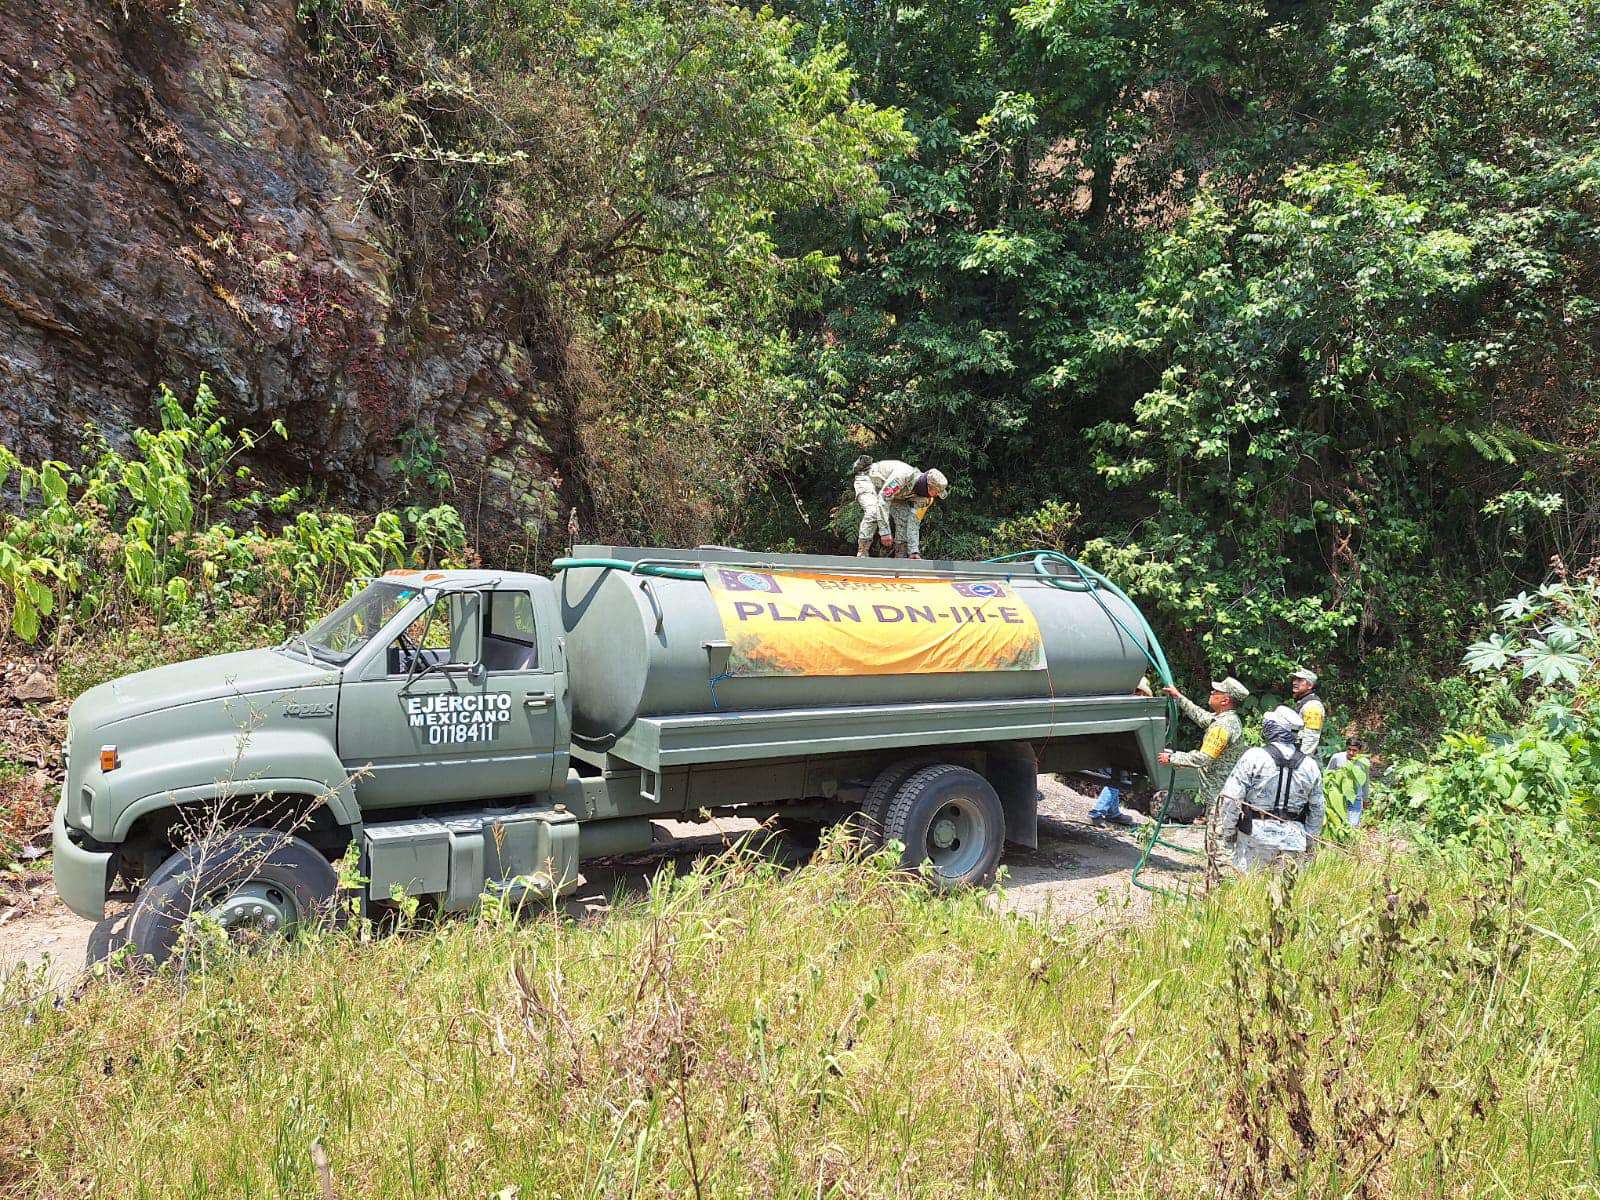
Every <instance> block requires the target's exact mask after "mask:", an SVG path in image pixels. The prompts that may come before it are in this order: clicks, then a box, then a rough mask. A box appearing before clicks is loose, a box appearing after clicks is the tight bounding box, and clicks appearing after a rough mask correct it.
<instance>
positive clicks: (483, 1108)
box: [0, 848, 1600, 1197]
mask: <svg viewBox="0 0 1600 1200" xmlns="http://www.w3.org/2000/svg"><path fill="white" fill-rule="evenodd" d="M1592 865H1593V858H1592V856H1591V858H1590V862H1589V866H1590V867H1592ZM1593 874H1595V872H1594V871H1592V870H1590V869H1576V870H1574V869H1565V870H1561V871H1559V872H1558V871H1555V870H1553V869H1552V870H1549V871H1541V872H1537V873H1536V872H1521V873H1518V872H1515V871H1511V870H1508V869H1505V868H1496V869H1493V870H1488V869H1484V868H1478V869H1476V870H1474V871H1471V872H1469V871H1466V870H1464V869H1462V868H1461V867H1459V866H1451V865H1449V864H1445V863H1442V862H1438V861H1433V860H1426V861H1425V860H1423V859H1420V858H1405V859H1396V860H1395V861H1393V862H1390V863H1388V864H1376V865H1374V864H1370V863H1367V864H1364V863H1361V862H1357V861H1354V860H1352V859H1348V858H1338V859H1334V858H1328V859H1326V860H1325V861H1322V862H1319V863H1318V864H1317V865H1316V867H1315V868H1314V869H1313V870H1311V871H1310V872H1308V873H1307V875H1306V876H1305V878H1303V879H1302V880H1300V881H1299V882H1298V883H1297V884H1293V883H1292V884H1291V885H1290V886H1287V887H1284V886H1278V887H1269V886H1268V885H1267V884H1266V883H1265V882H1264V881H1252V882H1250V883H1248V884H1243V885H1234V886H1230V887H1228V888H1225V889H1224V890H1223V891H1222V892H1221V893H1220V894H1219V895H1217V896H1215V897H1213V898H1212V899H1211V900H1209V901H1207V902H1205V903H1204V904H1196V905H1193V906H1189V907H1177V906H1174V907H1172V908H1170V909H1168V910H1166V911H1165V912H1164V913H1163V914H1161V915H1160V917H1159V918H1158V919H1157V920H1155V921H1153V922H1151V923H1149V924H1147V925H1144V926H1141V927H1139V928H1133V929H1128V930H1125V931H1122V932H1120V933H1114V934H1110V935H1106V934H1104V933H1102V934H1100V935H1097V936H1096V937H1095V938H1093V939H1092V940H1090V939H1080V938H1078V937H1077V936H1075V935H1074V934H1073V933H1072V932H1071V931H1070V930H1069V931H1065V932H1063V931H1059V930H1055V931H1052V930H1050V929H1046V928H1041V927H1038V926H1034V925H1031V924H1029V923H1027V922H1024V921H1019V920H1016V919H1014V918H1007V917H1002V916H997V915H995V914H994V913H992V912H991V911H989V910H988V909H987V908H986V907H985V906H984V905H983V904H982V903H981V901H980V900H979V899H978V898H975V897H967V898H957V899H940V898H936V897H934V896H931V895H929V894H928V893H926V892H925V891H923V890H922V889H921V888H919V887H918V886H916V885H915V884H906V883H904V882H901V881H897V880H896V879H894V878H893V877H892V876H891V875H889V874H888V873H887V872H886V871H884V870H882V869H880V868H879V866H878V865H876V864H873V863H861V862H858V861H854V860H852V859H851V858H850V857H849V855H848V854H847V853H845V852H844V851H843V850H842V849H839V848H834V849H832V850H830V851H829V852H827V853H825V854H824V855H823V856H822V857H821V861H820V862H818V863H816V864H814V865H813V866H811V867H810V868H808V869H806V870H802V871H799V872H796V873H794V874H792V875H788V876H784V875H782V874H780V873H779V872H778V871H777V870H776V869H775V868H774V867H772V866H771V865H769V864H767V863H765V862H763V861H761V860H759V859H756V858H745V857H738V856H734V857H731V858H729V859H728V860H726V861H724V862H721V863H718V864H714V865H712V866H710V867H708V868H707V869H705V870H701V871H696V872H694V873H692V874H690V875H688V876H685V877H683V878H680V879H678V880H676V881H671V880H667V879H665V878H663V879H662V880H661V881H659V882H658V884H657V886H656V887H655V888H654V889H653V891H652V892H651V894H650V895H649V896H648V897H646V898H644V899H643V900H640V901H636V902H633V903H632V904H628V905H624V906H623V907H622V908H620V909H619V910H618V911H617V912H616V913H615V914H614V915H613V916H611V917H610V918H608V919H607V920H605V921H604V922H603V923H600V924H596V925H574V924H571V923H568V922H564V921H561V920H557V919H554V918H538V919H535V920H532V921H524V922H522V923H520V924H514V923H511V922H509V921H506V920H503V919H500V920H497V919H493V918H491V917H485V918H484V919H483V920H481V921H480V922H479V923H476V924H468V923H460V922H454V923H448V924H445V925H443V926H441V927H439V928H437V929H429V930H418V931H415V932H413V933H411V934H409V935H405V936H397V937H391V938H388V939H383V940H378V941H375V942H374V941H364V940H363V939H362V937H361V935H360V932H359V931H343V932H339V933H335V934H327V935H322V936H320V937H318V938H316V939H314V940H311V941H308V942H306V943H304V944H302V945H299V946H296V947H293V948H289V949H286V950H282V951H280V952H277V953H272V954H265V955H256V956H252V957H239V958H235V959H230V960H225V961H223V962H221V963H219V964H217V965H215V966H213V968H212V969H211V970H209V971H207V972H204V973H201V974H196V975H191V976H190V977H189V978H188V979H187V980H177V979H166V980H156V981H145V982H139V981H127V980H107V981H103V982H100V983H98V984H96V985H94V986H91V987H89V988H88V989H87V990H86V991H85V992H84V994H82V995H81V996H79V997H77V998H76V999H74V1000H73V1001H71V1002H69V1003H67V1004H65V1005H64V1006H61V1007H55V1006H52V1005H51V1004H50V1003H48V1002H29V1001H27V1000H26V999H25V998H24V997H22V996H21V994H20V993H19V992H14V994H13V996H12V997H11V1003H9V1004H8V1005H6V1006H5V1007H4V1008H3V1010H0V1047H3V1049H0V1055H4V1060H3V1065H0V1096H3V1097H4V1100H3V1104H0V1191H4V1192H5V1193H7V1194H11V1195H18V1196H47V1195H48V1196H56V1195H66V1194H72V1195H84V1194H105V1195H115V1196H119V1197H123V1196H126V1197H144V1196H180V1195H195V1196H200V1195H230V1196H232V1195H249V1196H274V1195H284V1196H291V1195H292V1196H313V1195H318V1194H319V1191H320V1189H322V1188H323V1187H324V1186H325V1182H331V1187H332V1189H333V1191H334V1194H336V1195H338V1196H346V1197H349V1196H365V1195H381V1196H452V1197H461V1196H484V1197H487V1196H495V1195H501V1194H507V1193H505V1192H504V1191H503V1189H507V1188H509V1189H512V1190H511V1192H510V1193H509V1194H512V1195H516V1194H520V1195H521V1196H523V1197H533V1196H551V1197H555V1196H560V1197H580V1196H581V1197H602V1196H607V1197H609V1196H636V1195H644V1196H668V1195H671V1196H684V1195H699V1196H795V1197H799V1196H806V1197H817V1196H841V1197H843V1196H868V1195H870V1196H898V1195H906V1196H924V1195H926V1196H938V1197H948V1196H954V1195H959V1196H980V1197H984V1196H1022V1195H1030V1196H1031V1195H1062V1196H1129V1197H1132V1196H1172V1197H1192V1196H1202V1195H1228V1196H1363V1195H1365V1196H1408V1197H1409V1196H1419V1197H1420V1196H1430V1197H1431V1196H1483V1195H1501V1194H1504V1195H1517V1196H1538V1197H1558V1196H1580V1195H1584V1196H1588V1195H1594V1194H1595V1191H1594V1189H1595V1179H1596V1169H1597V1158H1596V1155H1597V1146H1596V1139H1597V1130H1600V1102H1597V1091H1600V1019H1597V1017H1596V1011H1595V1010H1596V1007H1597V1002H1596V1001H1595V999H1594V998H1593V993H1592V992H1591V984H1592V981H1593V977H1594V974H1595V968H1594V966H1593V964H1594V962H1595V961H1596V953H1595V951H1596V949H1597V948H1600V947H1597V933H1596V920H1597V914H1600V899H1597V894H1596V885H1595V883H1594V881H1593V879H1592V878H1589V876H1591V875H1593ZM313 1142H316V1143H318V1144H319V1145H320V1146H321V1147H322V1148H323V1150H324V1151H325V1153H326V1156H327V1162H328V1175H327V1179H326V1181H324V1180H321V1179H319V1175H320V1172H319V1169H318V1168H317V1166H316V1165H315V1155H314V1153H313V1151H312V1145H313ZM517 1189H520V1193H519V1192H518V1190H517ZM322 1194H325V1193H322Z"/></svg>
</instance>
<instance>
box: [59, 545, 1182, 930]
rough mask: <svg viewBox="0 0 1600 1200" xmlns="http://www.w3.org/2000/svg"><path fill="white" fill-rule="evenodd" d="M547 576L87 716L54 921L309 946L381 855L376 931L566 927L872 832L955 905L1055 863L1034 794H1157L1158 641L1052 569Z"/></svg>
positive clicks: (435, 579)
mask: <svg viewBox="0 0 1600 1200" xmlns="http://www.w3.org/2000/svg"><path fill="white" fill-rule="evenodd" d="M557 568H558V569H557V570H556V572H555V573H554V576H553V577H545V576H541V575H534V574H526V573H520V572H514V571H492V570H448V571H447V570H438V571H395V572H390V573H389V574H386V575H384V576H382V577H380V578H376V579H372V580H371V581H369V582H368V583H367V584H366V585H365V586H364V587H362V588H361V589H360V590H359V591H358V592H357V593H356V594H355V595H354V596H353V597H352V598H351V599H350V600H348V601H347V602H346V603H344V604H343V605H341V606H340V607H339V608H338V609H336V610H335V611H333V612H332V613H330V614H328V615H327V616H326V617H324V618H323V619H322V620H320V621H318V622H317V623H315V624H314V625H313V626H311V627H310V628H309V629H307V630H306V631H305V632H304V633H301V634H297V635H295V636H293V637H291V638H289V639H288V640H287V641H285V642H283V643H282V644H281V645H277V646H273V647H268V648H261V649H253V650H244V651H241V652H238V653H233V654H224V655H220V656H215V657H210V658H202V659H197V660H195V661H191V662H186V663H180V664H176V665H173V666H168V667H162V668H158V669H156V670H151V671H141V672H139V673H137V674H133V675H127V676H124V677H122V678H120V679H117V680H115V681H113V682H111V683H107V684H104V685H102V686H99V687H96V688H93V689H91V690H90V691H88V692H85V693H84V694H83V695H82V696H81V697H79V699H78V700H77V702H76V703H75V704H74V705H73V706H72V709H71V714H70V721H69V726H68V734H67V742H66V745H65V747H64V755H65V759H66V780H65V783H64V785H63V789H62V794H61V799H60V804H59V806H58V808H57V810H56V814H55V822H54V838H53V842H54V864H55V867H54V869H55V880H56V887H57V890H58V891H59V892H60V894H61V897H62V899H63V900H64V901H65V902H66V904H67V906H68V907H69V908H71V909H72V910H73V911H74V912H76V913H78V914H80V915H81V916H83V917H86V918H89V919H94V920H100V919H102V918H103V916H104V913H105V908H106V898H107V893H108V890H110V889H111V888H112V887H113V885H114V884H115V883H116V882H117V881H119V880H120V881H121V882H122V883H123V884H125V885H127V886H128V887H130V888H132V889H134V891H135V901H134V904H133V907H132V909H131V914H130V916H129V922H128V936H129V938H130V940H131V941H133V942H134V943H135V944H136V945H137V946H138V947H139V948H140V949H141V950H142V951H144V952H148V953H151V954H153V955H156V956H157V957H159V956H161V955H163V954H165V953H167V952H168V951H170V949H171V947H172V946H173V945H174V944H175V943H176V941H177V940H178V939H179V937H180V936H181V934H182V932H183V930H184V928H185V927H186V925H187V924H188V923H189V922H191V921H193V920H194V919H195V917H196V915H197V914H200V915H203V916H204V917H207V918H209V919H211V920H214V921H215V922H217V923H219V924H220V925H222V926H223V927H225V928H227V929H230V930H235V931H237V932H239V933H240V934H241V935H243V934H261V933H265V932H274V931H289V930H292V929H294V928H295V927H296V926H297V925H300V924H303V923H304V922H306V921H308V920H310V919H311V918H312V917H313V915H314V914H316V913H317V911H318V910H319V909H321V908H323V907H325V906H327V905H328V904H329V903H330V900H331V899H332V897H333V896H334V895H335V892H336V890H337V887H338V880H337V876H336V872H335V868H334V866H333V865H332V864H333V863H334V862H335V861H336V860H339V859H340V858H341V857H343V856H345V855H346V854H347V852H348V850H349V849H350V848H351V847H352V846H354V847H355V848H356V849H357V850H358V851H359V872H360V877H361V879H362V880H364V881H365V882H364V883H362V884H361V885H360V886H361V888H362V896H363V900H364V902H368V903H372V904H382V903H385V902H390V901H392V900H394V899H396V898H399V897H401V896H412V897H419V898H423V899H425V900H427V901H428V902H429V903H431V904H434V905H437V907H438V908H440V909H442V910H444V911H452V910H460V909H466V908H470V907H471V906H473V905H475V904H477V903H478V902H479V900H480V898H481V897H482V896H483V895H484V894H485V893H486V892H488V891H493V890H494V889H496V888H511V889H515V890H517V892H518V894H519V895H528V894H533V895H543V896H555V895H560V894H562V893H564V892H566V891H568V890H570V889H571V888H572V887H574V886H575V885H576V884H577V882H578V880H579V878H580V876H579V869H580V864H581V863H582V862H583V861H584V860H586V859H592V858H596V857H607V856H615V855H620V854H626V853H630V852H635V851H640V850H644V849H646V848H648V847H649V846H651V845H652V844H653V843H654V842H656V841H659V840H661V839H662V837H663V835H662V832H661V823H662V822H663V821H664V820H669V819H672V818H682V817H683V816H685V815H686V814H694V813H698V812H701V811H707V810H708V811H710V812H712V813H715V814H719V815H721V814H731V815H743V816H753V817H757V818H761V819H768V818H777V819H778V820H779V821H781V822H784V823H787V824H791V825H793V824H801V825H804V824H807V823H809V824H813V825H818V826H820V825H823V824H826V823H828V822H832V821H837V820H840V819H841V818H844V817H847V816H852V815H855V816H856V817H857V819H858V820H859V821H860V822H861V826H862V828H863V830H864V831H865V833H866V835H867V836H868V837H870V838H874V839H876V840H878V841H879V842H882V843H887V842H890V841H893V842H897V843H899V844H901V845H902V846H903V847H904V850H903V856H904V862H905V864H906V865H907V866H908V867H919V866H926V867H927V868H928V870H929V873H930V875H931V878H932V880H933V882H934V883H935V884H936V885H937V886H941V887H960V886H966V885H983V884H986V883H988V882H989V881H991V880H992V879H993V878H994V875H995V870H996V865H997V863H998V861H999V859H1000V856H1001V852H1002V848H1003V846H1004V844H1005V843H1006V842H1007V841H1010V842H1014V843H1019V844H1021V845H1024V846H1034V845H1036V844H1037V842H1036V837H1037V833H1036V823H1037V810H1036V800H1037V791H1036V778H1037V774H1038V773H1039V772H1040V771H1046V772H1058V773H1074V772H1086V771H1094V770H1100V769H1105V768H1122V769H1125V770H1130V771H1134V772H1138V773H1142V774H1148V775H1149V776H1151V777H1152V778H1153V777H1154V775H1155V769H1156V768H1155V763H1156V754H1157V753H1158V751H1159V749H1160V747H1161V745H1162V743H1163V738H1164V733H1165V728H1166V721H1167V712H1166V708H1165V705H1164V704H1163V702H1162V701H1160V700H1153V699H1150V698H1147V697H1143V696H1139V695H1136V694H1135V687H1136V685H1137V682H1138V680H1139V678H1140V675H1141V674H1142V673H1143V672H1145V671H1146V670H1147V669H1148V668H1149V664H1150V662H1151V661H1152V658H1151V655H1152V652H1154V653H1155V654H1156V655H1159V647H1157V646H1156V645H1155V640H1154V637H1153V635H1152V634H1151V633H1150V632H1149V628H1148V626H1147V625H1146V624H1145V622H1144V620H1143V618H1142V617H1141V615H1140V614H1139V612H1138V611H1137V609H1136V608H1134V606H1133V605H1132V603H1131V602H1130V601H1128V600H1127V599H1126V597H1124V596H1123V595H1122V594H1121V593H1120V592H1119V591H1117V590H1116V589H1115V588H1113V587H1112V586H1111V585H1110V584H1109V581H1104V580H1102V579H1099V577H1095V578H1094V579H1090V578H1088V577H1087V576H1081V575H1080V576H1076V577H1072V576H1068V575H1065V574H1063V572H1064V568H1062V567H1061V566H1060V565H1059V564H1057V563H1046V561H1045V560H1044V559H1039V560H1038V561H1035V562H1020V563H1011V564H995V563H975V562H931V561H921V562H905V561H895V560H866V559H855V558H836V557H830V556H811V555H785V554H769V555H760V556H757V555H752V554H748V553H744V552H739V551H734V550H726V549H697V550H684V551H663V550H643V549H636V548H630V547H608V546H586V547H580V548H578V549H576V550H575V551H574V557H573V558H571V559H566V560H561V561H560V562H558V564H557Z"/></svg>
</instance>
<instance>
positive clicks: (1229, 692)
mask: <svg viewBox="0 0 1600 1200" xmlns="http://www.w3.org/2000/svg"><path fill="white" fill-rule="evenodd" d="M1211 690H1212V691H1213V692H1221V693H1222V694H1223V695H1224V696H1228V697H1230V698H1231V699H1233V700H1235V701H1238V700H1246V699H1248V698H1249V696H1250V689H1249V688H1247V687H1245V685H1244V684H1242V683H1240V682H1239V681H1238V680H1237V679H1235V678H1234V677H1233V676H1232V675H1229V676H1228V677H1227V678H1226V679H1224V680H1223V681H1222V682H1221V683H1218V682H1217V681H1216V680H1212V681H1211Z"/></svg>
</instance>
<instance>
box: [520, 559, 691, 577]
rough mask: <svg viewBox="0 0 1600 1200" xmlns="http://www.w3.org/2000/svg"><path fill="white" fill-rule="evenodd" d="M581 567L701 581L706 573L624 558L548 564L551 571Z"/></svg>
mask: <svg viewBox="0 0 1600 1200" xmlns="http://www.w3.org/2000/svg"><path fill="white" fill-rule="evenodd" d="M583 567H596V568H598V569H600V570H602V571H627V572H628V573H629V574H632V575H654V576H656V577H657V578H660V579H692V580H700V581H702V582H703V581H704V580H705V577H706V573H705V572H704V571H702V570H700V569H699V568H697V567H668V566H664V565H662V564H660V563H631V562H629V561H628V560H627V559H625V558H558V559H556V561H555V562H553V563H551V564H550V569H551V570H552V571H573V570H578V569H580V568H583Z"/></svg>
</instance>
